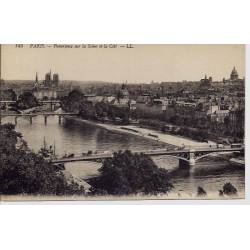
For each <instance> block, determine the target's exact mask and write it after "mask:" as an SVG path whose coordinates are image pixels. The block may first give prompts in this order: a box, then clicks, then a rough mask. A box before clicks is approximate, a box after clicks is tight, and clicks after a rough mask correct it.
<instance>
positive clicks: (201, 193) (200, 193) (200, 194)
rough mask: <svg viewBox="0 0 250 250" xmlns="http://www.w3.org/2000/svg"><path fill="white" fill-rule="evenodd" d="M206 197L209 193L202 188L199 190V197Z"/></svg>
mask: <svg viewBox="0 0 250 250" xmlns="http://www.w3.org/2000/svg"><path fill="white" fill-rule="evenodd" d="M206 195H207V192H206V191H205V190H204V189H203V188H202V187H198V188H197V196H206Z"/></svg>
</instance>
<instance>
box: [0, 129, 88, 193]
mask: <svg viewBox="0 0 250 250" xmlns="http://www.w3.org/2000/svg"><path fill="white" fill-rule="evenodd" d="M21 138H22V135H21V134H20V133H18V132H16V131H15V130H14V125H12V124H4V125H0V194H54V195H63V194H83V193H84V189H83V188H82V187H80V186H79V185H78V184H77V183H75V182H70V183H68V182H67V180H66V179H65V176H64V174H63V172H62V171H60V169H58V168H57V167H55V166H53V165H52V164H50V163H49V162H47V161H45V160H44V158H43V157H41V156H39V155H37V154H35V153H33V152H30V151H27V150H23V149H22V148H23V147H17V144H18V143H19V142H20V141H21Z"/></svg>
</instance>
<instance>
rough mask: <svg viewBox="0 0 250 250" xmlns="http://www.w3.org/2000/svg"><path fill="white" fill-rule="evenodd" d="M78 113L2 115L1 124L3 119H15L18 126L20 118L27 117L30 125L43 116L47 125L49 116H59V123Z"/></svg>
mask: <svg viewBox="0 0 250 250" xmlns="http://www.w3.org/2000/svg"><path fill="white" fill-rule="evenodd" d="M76 115H78V113H56V112H37V113H20V114H12V113H9V114H8V113H2V114H0V124H1V120H2V118H3V117H9V116H10V117H14V119H15V124H17V120H18V118H19V117H26V118H28V119H29V121H30V124H32V119H33V117H36V116H43V117H44V124H47V120H48V117H49V116H57V117H58V121H59V123H61V121H62V117H64V116H76Z"/></svg>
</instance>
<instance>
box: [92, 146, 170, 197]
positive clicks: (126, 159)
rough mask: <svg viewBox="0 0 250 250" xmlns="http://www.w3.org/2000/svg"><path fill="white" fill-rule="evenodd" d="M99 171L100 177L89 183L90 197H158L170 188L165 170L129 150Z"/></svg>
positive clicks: (115, 155)
mask: <svg viewBox="0 0 250 250" xmlns="http://www.w3.org/2000/svg"><path fill="white" fill-rule="evenodd" d="M99 171H100V176H99V177H96V178H93V179H91V180H90V184H91V185H92V187H93V188H92V192H93V194H111V195H129V194H137V193H141V194H159V193H167V192H168V191H170V190H171V189H172V188H173V186H172V184H171V183H170V182H169V174H168V171H167V170H165V169H162V168H158V167H157V166H156V165H155V163H154V162H153V161H152V159H151V158H150V157H148V156H146V155H143V154H132V153H131V152H130V151H128V150H127V151H125V152H118V153H115V154H114V157H113V158H112V159H106V160H105V161H104V163H103V165H102V167H101V168H100V170H99Z"/></svg>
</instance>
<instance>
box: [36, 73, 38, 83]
mask: <svg viewBox="0 0 250 250" xmlns="http://www.w3.org/2000/svg"><path fill="white" fill-rule="evenodd" d="M37 82H38V75H37V72H36V83H37Z"/></svg>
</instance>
